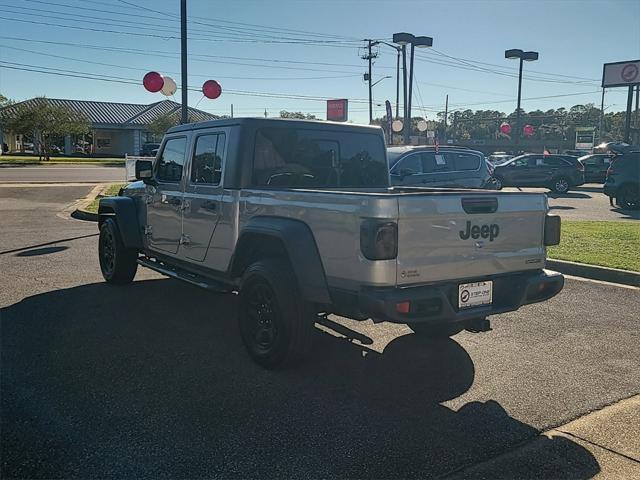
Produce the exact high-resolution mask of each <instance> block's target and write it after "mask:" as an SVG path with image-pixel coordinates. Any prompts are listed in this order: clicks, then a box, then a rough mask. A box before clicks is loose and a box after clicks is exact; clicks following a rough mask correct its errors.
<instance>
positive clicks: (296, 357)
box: [238, 259, 315, 369]
mask: <svg viewBox="0 0 640 480" xmlns="http://www.w3.org/2000/svg"><path fill="white" fill-rule="evenodd" d="M314 323H315V322H314V312H313V311H312V309H311V308H310V305H309V303H308V302H306V301H304V300H303V299H302V298H301V295H300V289H299V288H298V282H297V281H296V278H295V275H294V273H293V271H292V270H291V267H290V265H289V263H288V262H287V261H286V260H282V259H263V260H259V261H256V262H255V263H253V264H251V265H250V266H249V267H248V268H247V270H246V271H245V273H244V275H243V278H242V284H241V286H240V295H239V305H238V324H239V327H240V335H241V337H242V341H243V343H244V345H245V347H246V349H247V352H248V353H249V355H250V356H251V358H252V359H253V360H254V361H255V362H256V363H258V364H259V365H261V366H262V367H264V368H267V369H275V368H280V367H284V366H287V365H291V364H294V363H296V362H298V361H300V360H301V359H303V358H304V356H305V355H306V354H307V353H308V352H309V349H310V346H311V340H312V336H313V331H314V326H313V325H314Z"/></svg>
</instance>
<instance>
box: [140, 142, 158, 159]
mask: <svg viewBox="0 0 640 480" xmlns="http://www.w3.org/2000/svg"><path fill="white" fill-rule="evenodd" d="M159 148H160V144H159V143H153V142H147V143H143V144H142V148H141V149H140V156H141V157H153V156H155V155H154V154H153V151H154V150H156V151H157V150H158V149H159Z"/></svg>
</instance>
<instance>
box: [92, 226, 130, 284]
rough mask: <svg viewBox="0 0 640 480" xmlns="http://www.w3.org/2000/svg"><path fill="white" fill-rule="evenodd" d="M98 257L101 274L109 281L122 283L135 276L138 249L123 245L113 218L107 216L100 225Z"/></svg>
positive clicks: (128, 281)
mask: <svg viewBox="0 0 640 480" xmlns="http://www.w3.org/2000/svg"><path fill="white" fill-rule="evenodd" d="M98 258H99V259H100V270H101V271H102V276H103V277H104V279H105V280H106V281H107V282H109V283H113V284H116V285H123V284H126V283H130V282H131V281H132V280H133V277H135V276H136V271H137V270H138V263H137V259H138V251H137V250H136V249H133V248H126V247H125V245H124V243H123V242H122V238H121V237H120V230H119V229H118V225H117V224H116V222H115V220H114V219H113V218H107V219H106V220H105V221H104V223H103V224H102V225H101V226H100V238H99V240H98Z"/></svg>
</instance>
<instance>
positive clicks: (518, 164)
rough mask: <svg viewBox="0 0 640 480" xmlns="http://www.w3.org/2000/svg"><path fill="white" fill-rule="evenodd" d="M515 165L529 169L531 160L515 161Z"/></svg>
mask: <svg viewBox="0 0 640 480" xmlns="http://www.w3.org/2000/svg"><path fill="white" fill-rule="evenodd" d="M534 162H535V159H534ZM513 165H514V166H516V167H520V168H522V167H527V166H529V159H528V158H520V159H518V160H515V161H514V162H513ZM534 165H535V163H534Z"/></svg>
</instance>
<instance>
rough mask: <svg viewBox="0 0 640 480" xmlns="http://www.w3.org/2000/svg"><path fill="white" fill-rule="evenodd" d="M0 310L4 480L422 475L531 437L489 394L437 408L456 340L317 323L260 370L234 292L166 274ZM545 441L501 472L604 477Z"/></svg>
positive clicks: (459, 374) (449, 395) (450, 389)
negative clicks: (351, 337) (310, 338)
mask: <svg viewBox="0 0 640 480" xmlns="http://www.w3.org/2000/svg"><path fill="white" fill-rule="evenodd" d="M0 319H1V329H2V330H1V331H2V352H1V355H2V356H1V360H2V363H1V365H2V377H1V381H2V385H1V387H2V399H1V402H2V403H1V417H2V418H1V422H2V439H1V442H2V443H1V452H0V453H1V462H2V463H1V467H2V472H1V474H2V475H1V476H2V477H3V478H43V477H47V478H52V477H65V478H69V477H83V478H97V477H100V478H115V477H117V478H132V477H145V478H159V477H170V478H176V477H180V478H186V477H189V478H203V477H209V478H211V477H221V476H224V477H236V478H273V477H313V478H318V477H331V478H334V477H368V478H430V477H435V476H442V475H446V474H448V473H451V472H456V471H457V470H458V469H461V468H462V467H464V466H467V465H471V464H475V463H477V462H480V461H483V460H486V459H489V458H491V457H494V456H495V455H497V454H500V453H502V452H505V451H508V450H510V449H513V448H514V447H515V446H517V445H519V444H521V443H523V442H526V441H528V440H530V439H532V438H535V437H536V436H537V435H538V432H537V431H536V430H535V429H534V428H532V427H531V426H529V425H526V424H524V423H522V422H519V421H518V420H516V419H514V418H512V417H510V416H509V415H508V414H507V412H506V411H505V410H504V409H503V408H502V407H501V406H500V405H499V404H498V403H496V402H494V401H486V402H471V403H468V404H466V405H465V406H463V407H462V408H460V409H459V410H458V411H454V410H451V409H450V408H447V407H445V406H443V405H441V402H443V401H445V400H448V399H453V398H456V397H458V396H459V395H461V394H463V393H464V392H466V391H467V390H468V389H469V388H470V386H471V385H472V383H473V381H474V377H475V370H474V363H473V361H472V359H471V358H470V356H469V354H468V353H467V352H466V350H465V349H463V348H462V347H461V346H460V345H459V344H458V343H457V342H455V341H454V340H451V339H447V340H442V341H427V340H425V339H424V338H422V337H420V336H418V335H413V334H409V335H403V336H399V337H397V338H394V339H392V340H391V341H390V343H388V345H387V346H386V348H385V349H384V351H383V352H382V353H381V354H380V353H377V352H373V351H369V350H368V349H367V347H363V346H359V345H358V344H356V343H352V342H349V341H348V340H346V339H344V338H337V337H335V336H332V335H329V334H327V333H324V332H321V331H320V330H318V331H317V334H316V338H315V342H314V347H313V351H312V352H311V355H310V357H311V358H310V359H309V361H307V362H306V363H303V364H301V365H299V366H296V367H294V368H291V369H289V370H284V371H281V372H271V371H265V370H262V369H261V368H260V367H258V366H256V365H255V364H253V363H252V362H251V361H250V360H249V358H248V356H247V355H246V354H245V352H244V350H243V348H242V344H241V340H240V336H239V334H238V332H237V326H236V322H235V297H234V296H215V295H213V296H212V295H209V294H206V293H205V292H203V291H201V290H198V289H196V288H194V287H190V286H188V285H183V284H180V283H178V282H175V281H173V280H148V281H138V282H134V283H133V284H132V285H130V286H127V287H124V288H118V287H112V286H110V285H107V284H104V283H98V284H90V285H84V286H80V287H75V288H69V289H65V290H57V291H52V292H49V293H45V294H40V295H35V296H33V297H29V298H26V299H24V300H23V301H21V302H19V303H17V304H14V305H11V306H9V307H7V308H5V309H3V310H2V311H0ZM532 395H535V392H532ZM545 442H548V447H549V448H545V449H543V450H541V452H542V453H541V454H540V455H538V456H537V457H536V458H529V459H527V461H521V462H520V463H518V464H516V465H513V466H512V467H513V468H512V469H510V470H509V472H508V475H507V476H508V477H511V478H513V477H515V476H519V477H540V476H548V474H549V469H550V468H551V469H552V470H551V474H552V476H553V477H555V478H590V477H591V476H593V475H594V474H595V473H597V472H598V471H599V466H598V463H597V462H596V461H595V459H594V458H593V457H592V456H591V454H590V453H589V452H587V451H586V450H585V449H583V448H582V447H580V446H579V445H577V444H576V443H573V442H572V441H570V440H568V439H565V438H554V439H548V440H545ZM545 452H546V453H545ZM485 473H486V472H485ZM501 473H502V474H503V475H504V474H506V471H505V472H491V476H492V477H498V476H500V475H501Z"/></svg>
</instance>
